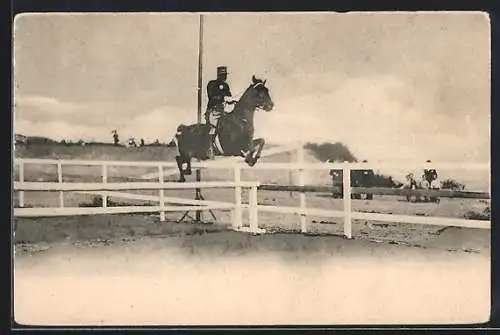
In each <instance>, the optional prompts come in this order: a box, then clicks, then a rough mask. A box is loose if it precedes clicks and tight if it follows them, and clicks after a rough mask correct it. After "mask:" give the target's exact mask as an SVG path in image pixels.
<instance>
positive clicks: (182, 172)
mask: <svg viewBox="0 0 500 335" xmlns="http://www.w3.org/2000/svg"><path fill="white" fill-rule="evenodd" d="M175 161H176V162H177V167H178V168H179V182H181V183H183V182H185V181H186V177H184V170H183V169H182V160H181V156H175Z"/></svg>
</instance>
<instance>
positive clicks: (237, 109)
mask: <svg viewBox="0 0 500 335" xmlns="http://www.w3.org/2000/svg"><path fill="white" fill-rule="evenodd" d="M253 79H254V83H252V84H250V85H248V87H247V88H246V89H245V91H244V92H243V94H242V95H241V98H240V99H239V100H238V102H237V103H236V104H235V105H234V108H233V112H232V113H231V114H234V115H241V114H242V113H243V112H244V111H245V109H244V108H242V107H243V106H242V105H243V103H242V102H241V101H242V100H243V98H244V97H245V96H246V95H247V94H248V91H250V89H252V88H255V87H256V86H257V85H259V84H262V85H264V84H265V81H264V80H262V79H258V78H255V76H254V77H253Z"/></svg>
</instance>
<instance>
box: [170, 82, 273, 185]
mask: <svg viewBox="0 0 500 335" xmlns="http://www.w3.org/2000/svg"><path fill="white" fill-rule="evenodd" d="M258 108H259V109H263V110H265V111H266V112H269V111H271V110H272V109H273V108H274V103H273V101H272V99H271V96H270V94H269V89H268V88H267V87H266V81H265V80H261V79H257V78H255V76H252V83H251V85H250V86H249V87H248V88H247V89H246V91H245V92H244V93H243V95H242V96H241V98H240V100H239V101H238V102H237V103H236V105H235V106H234V109H233V111H232V112H231V113H224V114H222V116H221V117H220V119H219V121H218V123H217V127H216V134H217V139H216V141H218V143H219V145H218V148H219V149H218V150H216V151H217V152H216V153H215V156H239V157H245V162H246V163H247V164H248V165H249V166H254V165H255V163H256V162H257V160H258V159H259V157H260V154H261V152H262V148H263V147H264V144H265V141H264V139H262V138H257V139H254V138H253V135H254V113H255V110H256V109H258ZM209 131H210V125H208V124H192V125H183V124H181V125H180V126H179V127H177V133H176V135H175V138H176V142H177V149H178V151H179V155H178V156H176V157H175V159H176V161H177V166H178V167H179V173H180V177H179V181H180V182H184V181H186V178H185V175H190V174H191V159H192V158H197V159H200V160H207V159H208V158H209V157H208V154H207V153H208V149H209ZM184 163H185V164H186V165H187V166H186V169H185V170H184V169H183V168H182V165H183V164H184Z"/></svg>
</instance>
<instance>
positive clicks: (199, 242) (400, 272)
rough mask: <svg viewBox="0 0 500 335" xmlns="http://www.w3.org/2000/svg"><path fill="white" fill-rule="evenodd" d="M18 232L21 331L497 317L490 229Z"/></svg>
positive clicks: (50, 224) (88, 225)
mask: <svg viewBox="0 0 500 335" xmlns="http://www.w3.org/2000/svg"><path fill="white" fill-rule="evenodd" d="M16 224H17V230H16V231H17V233H16V241H17V243H16V257H15V265H14V276H15V277H14V304H15V307H14V311H15V318H16V320H17V321H18V322H20V323H23V324H31V325H47V324H50V325H90V326H92V325H136V324H140V325H158V324H159V325H193V324H194V325H211V324H223V325H224V324H225V325H245V324H247V325H251V324H265V325H273V324H285V325H286V324H365V323H372V324H373V323H394V324H400V323H403V324H405V323H417V324H418V323H427V324H428V323H431V324H432V323H437V324H438V323H464V322H484V321H486V320H487V319H488V317H489V296H490V295H489V292H490V291H489V290H490V256H489V238H490V237H489V230H482V229H460V228H447V229H445V230H442V231H440V232H439V233H436V234H435V236H434V238H429V239H427V240H425V241H424V239H422V241H421V242H420V244H419V245H417V246H415V245H413V246H412V245H408V244H406V243H397V242H384V241H378V240H376V239H371V240H370V239H368V238H366V237H364V236H363V235H357V236H356V238H355V239H354V240H346V239H344V238H342V237H340V236H335V235H312V234H311V235H302V234H297V233H291V232H283V233H274V234H267V235H260V236H250V235H248V234H243V233H237V232H231V231H228V230H226V229H225V227H224V225H220V224H190V223H175V222H163V223H161V222H159V220H158V218H157V217H156V216H141V215H134V216H124V215H120V216H112V215H109V216H97V217H96V216H94V217H73V218H65V219H62V218H60V219H38V220H31V219H22V220H21V219H19V220H17V222H16ZM146 227H147V228H146ZM364 229H370V228H367V227H365V228H364ZM396 240H397V239H396ZM377 242H378V243H377Z"/></svg>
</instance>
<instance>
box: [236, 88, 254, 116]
mask: <svg viewBox="0 0 500 335" xmlns="http://www.w3.org/2000/svg"><path fill="white" fill-rule="evenodd" d="M255 108H256V106H254V105H253V104H251V103H250V102H249V101H248V94H247V92H245V93H243V95H242V96H241V98H240V100H239V101H238V102H237V103H236V105H235V106H234V109H233V113H232V114H234V115H235V116H238V117H240V118H242V119H245V120H247V121H248V122H253V116H254V113H255Z"/></svg>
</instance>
